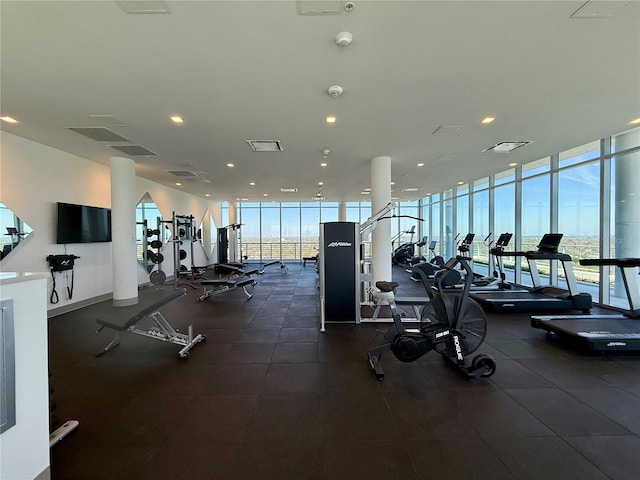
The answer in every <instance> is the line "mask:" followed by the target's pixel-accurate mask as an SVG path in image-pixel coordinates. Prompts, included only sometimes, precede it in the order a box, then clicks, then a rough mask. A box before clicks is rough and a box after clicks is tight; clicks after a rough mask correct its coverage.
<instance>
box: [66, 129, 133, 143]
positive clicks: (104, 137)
mask: <svg viewBox="0 0 640 480" xmlns="http://www.w3.org/2000/svg"><path fill="white" fill-rule="evenodd" d="M69 130H71V131H72V132H76V133H79V134H80V135H84V136H85V137H89V138H90V139H91V140H95V141H96V142H128V141H129V139H127V138H124V137H123V136H122V135H119V134H117V133H116V132H114V131H113V130H109V129H108V128H105V127H69Z"/></svg>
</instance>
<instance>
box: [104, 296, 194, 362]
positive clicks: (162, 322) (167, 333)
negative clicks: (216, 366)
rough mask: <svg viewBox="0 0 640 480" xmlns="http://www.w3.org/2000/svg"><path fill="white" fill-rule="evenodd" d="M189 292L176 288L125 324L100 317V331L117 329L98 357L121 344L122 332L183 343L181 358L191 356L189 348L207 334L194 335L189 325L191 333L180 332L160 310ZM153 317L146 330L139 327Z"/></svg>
mask: <svg viewBox="0 0 640 480" xmlns="http://www.w3.org/2000/svg"><path fill="white" fill-rule="evenodd" d="M186 294H187V290H186V289H184V288H182V289H180V290H176V291H175V292H173V293H172V294H171V295H168V296H166V297H164V298H162V299H161V300H158V301H157V302H156V303H154V304H153V305H149V306H148V307H146V308H143V309H142V310H140V311H139V312H138V313H136V314H135V315H133V316H132V317H131V318H130V319H129V320H127V322H126V323H125V324H124V325H119V324H116V323H112V322H109V321H106V320H101V319H98V320H96V322H98V325H100V328H99V329H98V333H99V332H100V331H102V329H103V328H105V327H106V328H110V329H112V330H115V331H116V334H115V336H114V338H113V340H111V342H109V344H108V345H107V346H106V347H104V349H103V350H101V351H99V352H97V353H96V354H95V356H96V357H99V356H101V355H104V354H105V353H107V352H108V351H109V350H112V349H114V348H115V347H117V346H118V345H120V335H121V333H122V332H129V333H135V334H137V335H143V336H145V337H151V338H155V339H156V340H162V341H163V342H170V343H174V344H176V345H182V347H183V348H182V349H181V350H180V351H179V352H178V355H180V357H181V358H184V357H188V356H189V350H191V349H192V348H193V347H194V346H195V345H196V344H197V343H198V342H202V341H203V340H205V338H206V337H205V336H204V335H202V334H200V333H199V334H198V335H196V336H195V337H194V336H193V328H192V326H191V325H189V333H188V335H184V334H182V333H178V332H177V331H176V330H174V328H173V327H172V326H171V325H169V322H167V320H166V319H165V318H164V317H163V316H162V314H161V313H160V312H159V309H160V308H161V307H163V306H165V305H167V304H168V303H171V302H173V301H174V300H177V299H178V298H181V297H184V296H185V295H186ZM147 317H149V318H151V320H153V322H154V324H155V325H153V326H151V327H149V328H148V329H146V330H142V329H140V328H138V323H139V322H140V321H142V320H144V319H145V318H147Z"/></svg>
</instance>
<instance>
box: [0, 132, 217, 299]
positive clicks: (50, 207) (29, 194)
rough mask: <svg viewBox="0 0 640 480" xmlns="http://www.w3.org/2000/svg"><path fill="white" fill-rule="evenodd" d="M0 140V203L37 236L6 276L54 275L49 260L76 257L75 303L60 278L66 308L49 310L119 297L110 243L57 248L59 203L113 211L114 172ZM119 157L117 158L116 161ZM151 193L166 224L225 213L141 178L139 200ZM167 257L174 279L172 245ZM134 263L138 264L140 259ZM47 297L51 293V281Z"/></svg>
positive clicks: (143, 276) (21, 141)
mask: <svg viewBox="0 0 640 480" xmlns="http://www.w3.org/2000/svg"><path fill="white" fill-rule="evenodd" d="M0 135H1V136H0V144H1V157H0V158H1V162H0V201H2V202H3V203H4V204H5V205H6V206H7V207H8V208H10V209H11V210H13V212H14V213H15V214H16V215H18V216H19V217H20V218H22V219H23V220H24V221H25V222H26V223H27V224H28V225H29V226H30V227H31V228H32V229H33V233H32V234H31V235H29V236H28V237H27V238H26V239H25V240H24V241H23V242H21V243H20V244H19V245H18V247H17V248H16V249H15V250H13V251H12V252H11V254H10V255H9V256H7V257H6V258H4V259H3V260H2V262H0V269H1V270H2V271H5V272H7V271H19V272H25V271H31V272H48V271H49V267H48V263H47V261H46V257H47V256H48V255H52V254H62V253H68V254H75V255H78V256H79V257H81V258H80V259H78V260H76V263H75V283H74V291H73V299H72V300H68V298H67V293H66V280H65V274H64V273H57V274H56V284H57V285H56V286H57V291H58V295H59V297H60V302H59V303H58V304H55V305H53V304H51V303H49V304H48V309H49V310H51V309H54V308H59V307H67V306H70V305H73V304H74V303H78V302H85V303H86V302H88V301H91V299H94V298H99V297H104V296H105V295H110V294H111V293H112V291H113V269H112V265H111V244H110V243H90V244H73V245H66V246H65V245H57V244H56V202H58V201H60V202H66V203H76V204H82V205H91V206H96V207H106V208H110V206H111V178H110V169H109V167H108V166H105V165H100V164H98V163H95V162H92V161H89V160H86V159H83V158H80V157H78V156H75V155H71V154H68V153H66V152H63V151H61V150H57V149H54V148H51V147H48V146H46V145H42V144H39V143H36V142H32V141H31V140H27V139H25V138H22V137H18V136H15V135H12V134H9V133H6V132H1V134H0ZM117 153H118V152H114V156H116V154H117ZM146 192H149V194H150V195H151V197H152V198H153V200H154V201H155V203H156V205H157V206H158V209H159V210H160V212H161V213H162V216H163V218H164V219H168V220H171V218H172V214H173V212H174V211H175V212H176V214H178V215H193V216H194V217H195V218H196V219H201V218H202V216H203V215H204V213H205V212H206V211H207V209H210V210H211V211H212V212H215V211H219V205H217V204H214V203H212V202H210V201H208V200H207V199H205V198H199V197H196V196H193V195H189V194H186V193H184V192H181V191H179V190H176V189H174V188H169V187H166V186H164V185H160V184H158V183H155V182H151V181H149V180H146V179H143V178H140V177H136V199H140V198H142V196H143V195H144V194H145V193H146ZM132 208H135V205H132ZM65 247H66V248H65ZM195 247H198V246H197V245H194V248H195ZM198 255H201V253H200V252H198ZM164 256H165V259H166V260H165V262H164V263H163V265H162V266H163V270H164V271H165V273H167V275H171V274H172V273H173V253H172V249H171V246H170V245H168V246H167V247H166V248H165V252H164ZM131 261H132V262H136V263H137V260H136V259H135V258H133V259H131ZM137 272H138V284H139V285H140V284H143V283H147V282H148V280H149V278H148V274H147V273H146V271H145V270H144V269H143V268H142V267H139V266H138V267H137ZM47 291H48V294H50V293H51V279H49V284H48V290H47Z"/></svg>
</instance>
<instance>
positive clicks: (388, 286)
mask: <svg viewBox="0 0 640 480" xmlns="http://www.w3.org/2000/svg"><path fill="white" fill-rule="evenodd" d="M398 285H399V283H398V282H384V281H378V282H376V287H377V288H379V289H380V292H373V298H374V300H376V308H375V310H374V311H373V316H372V317H371V321H373V322H375V321H376V320H377V318H378V315H379V314H380V309H381V308H382V307H383V305H384V303H380V301H383V300H384V299H385V298H388V295H389V292H391V293H393V294H394V296H395V289H396V287H397V286H398ZM429 301H430V299H429V297H395V303H396V305H406V306H410V307H411V308H413V313H414V314H415V316H416V317H415V318H416V320H415V321H417V322H419V321H420V317H421V313H420V307H423V306H424V305H426V304H427V303H429Z"/></svg>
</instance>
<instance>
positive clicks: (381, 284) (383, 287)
mask: <svg viewBox="0 0 640 480" xmlns="http://www.w3.org/2000/svg"><path fill="white" fill-rule="evenodd" d="M398 285H400V284H399V283H398V282H385V281H383V280H378V281H377V282H376V287H377V288H379V289H380V291H382V292H393V291H394V290H395V288H396V287H397V286H398Z"/></svg>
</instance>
